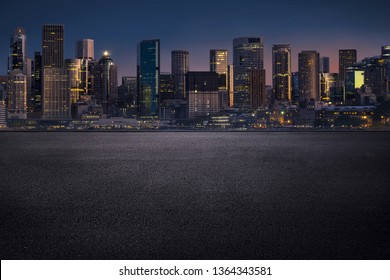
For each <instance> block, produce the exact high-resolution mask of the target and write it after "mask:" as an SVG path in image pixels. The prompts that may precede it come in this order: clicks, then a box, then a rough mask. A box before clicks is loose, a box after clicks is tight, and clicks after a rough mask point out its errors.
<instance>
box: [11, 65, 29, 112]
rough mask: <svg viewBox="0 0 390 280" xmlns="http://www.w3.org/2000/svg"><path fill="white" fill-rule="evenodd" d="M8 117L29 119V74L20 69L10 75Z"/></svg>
mask: <svg viewBox="0 0 390 280" xmlns="http://www.w3.org/2000/svg"><path fill="white" fill-rule="evenodd" d="M8 119H27V76H26V75H25V74H23V71H22V70H20V69H15V70H12V71H11V73H9V75H8Z"/></svg>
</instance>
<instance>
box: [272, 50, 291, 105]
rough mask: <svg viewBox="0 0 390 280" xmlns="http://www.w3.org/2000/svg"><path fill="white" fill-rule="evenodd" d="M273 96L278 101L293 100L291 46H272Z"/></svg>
mask: <svg viewBox="0 0 390 280" xmlns="http://www.w3.org/2000/svg"><path fill="white" fill-rule="evenodd" d="M272 84H273V95H274V98H275V100H277V101H290V100H291V46H290V45H273V46H272Z"/></svg>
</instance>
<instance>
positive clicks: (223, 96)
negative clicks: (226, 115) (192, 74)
mask: <svg viewBox="0 0 390 280" xmlns="http://www.w3.org/2000/svg"><path fill="white" fill-rule="evenodd" d="M210 72H215V73H217V74H218V91H219V105H220V106H221V109H224V108H227V107H229V92H228V86H229V84H228V51H227V50H210Z"/></svg>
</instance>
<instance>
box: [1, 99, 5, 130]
mask: <svg viewBox="0 0 390 280" xmlns="http://www.w3.org/2000/svg"><path fill="white" fill-rule="evenodd" d="M6 127H7V106H5V101H4V100H0V129H1V128H6Z"/></svg>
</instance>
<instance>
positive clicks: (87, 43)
mask: <svg viewBox="0 0 390 280" xmlns="http://www.w3.org/2000/svg"><path fill="white" fill-rule="evenodd" d="M76 58H77V59H80V60H81V65H80V67H81V76H80V79H81V85H80V89H81V91H80V94H81V95H85V94H89V93H90V92H91V91H92V85H91V79H92V77H91V76H92V73H91V71H90V68H91V67H90V64H91V61H92V60H94V59H95V46H94V40H92V39H82V40H78V41H77V42H76Z"/></svg>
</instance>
